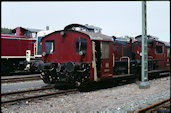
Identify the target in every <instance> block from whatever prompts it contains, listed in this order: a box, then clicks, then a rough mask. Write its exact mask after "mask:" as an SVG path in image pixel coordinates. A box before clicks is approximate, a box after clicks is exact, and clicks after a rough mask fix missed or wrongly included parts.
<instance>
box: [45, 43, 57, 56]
mask: <svg viewBox="0 0 171 113" xmlns="http://www.w3.org/2000/svg"><path fill="white" fill-rule="evenodd" d="M45 52H46V53H47V54H50V53H54V52H55V41H54V40H48V41H46V42H45Z"/></svg>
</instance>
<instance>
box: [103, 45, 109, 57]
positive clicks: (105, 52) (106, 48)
mask: <svg viewBox="0 0 171 113" xmlns="http://www.w3.org/2000/svg"><path fill="white" fill-rule="evenodd" d="M101 48H102V58H109V42H102V43H101Z"/></svg>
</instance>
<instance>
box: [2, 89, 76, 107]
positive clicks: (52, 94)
mask: <svg viewBox="0 0 171 113" xmlns="http://www.w3.org/2000/svg"><path fill="white" fill-rule="evenodd" d="M76 92H78V90H77V89H70V90H64V91H58V92H53V93H48V94H41V95H35V96H28V97H24V98H18V99H12V100H6V101H1V104H7V103H13V102H18V101H22V100H28V99H35V98H42V97H48V96H56V95H62V94H69V93H76Z"/></svg>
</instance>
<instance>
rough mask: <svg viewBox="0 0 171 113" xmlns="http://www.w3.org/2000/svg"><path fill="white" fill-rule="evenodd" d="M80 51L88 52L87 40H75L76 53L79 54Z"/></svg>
mask: <svg viewBox="0 0 171 113" xmlns="http://www.w3.org/2000/svg"><path fill="white" fill-rule="evenodd" d="M80 51H85V52H86V51H87V39H86V38H77V39H76V40H75V52H76V53H79V52H80Z"/></svg>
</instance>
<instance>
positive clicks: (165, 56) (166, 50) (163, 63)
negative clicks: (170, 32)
mask: <svg viewBox="0 0 171 113" xmlns="http://www.w3.org/2000/svg"><path fill="white" fill-rule="evenodd" d="M147 37H148V40H147V42H148V65H149V66H148V67H149V70H159V69H160V70H167V69H170V45H169V43H166V42H163V41H159V40H158V39H157V38H156V37H154V36H150V35H147ZM136 40H137V41H136V42H134V43H133V48H132V51H133V52H134V53H135V55H136V60H137V61H138V62H139V63H141V35H139V36H137V37H136Z"/></svg>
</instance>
